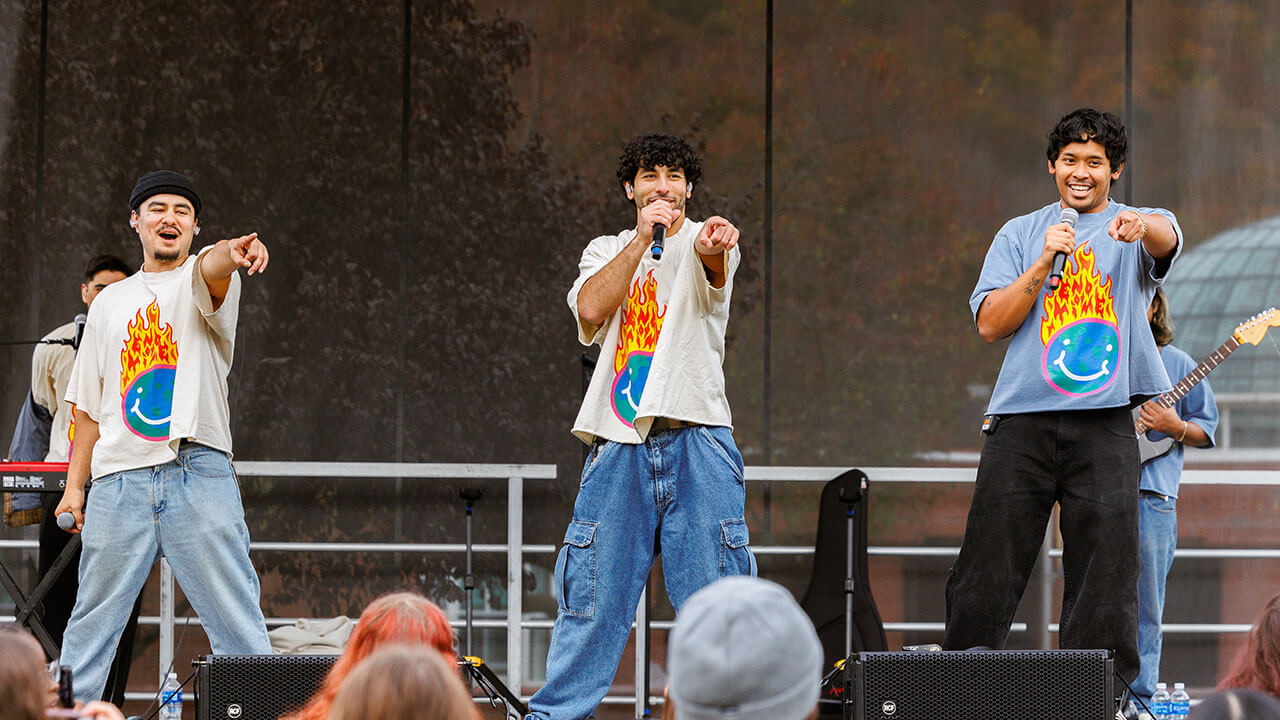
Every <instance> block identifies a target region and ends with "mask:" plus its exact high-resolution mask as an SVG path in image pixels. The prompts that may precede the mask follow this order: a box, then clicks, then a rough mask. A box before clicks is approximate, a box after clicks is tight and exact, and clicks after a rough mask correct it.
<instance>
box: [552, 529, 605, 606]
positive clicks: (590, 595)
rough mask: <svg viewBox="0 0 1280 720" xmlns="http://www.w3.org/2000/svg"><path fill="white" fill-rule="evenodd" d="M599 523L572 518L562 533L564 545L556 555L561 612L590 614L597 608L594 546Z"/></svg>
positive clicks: (557, 585)
mask: <svg viewBox="0 0 1280 720" xmlns="http://www.w3.org/2000/svg"><path fill="white" fill-rule="evenodd" d="M597 526H598V523H594V522H590V521H587V520H574V521H573V522H571V523H569V529H568V530H566V531H565V533H564V547H562V548H560V556H559V557H558V558H556V589H557V593H556V595H557V596H558V598H557V599H558V600H559V601H560V612H563V613H565V614H568V615H573V616H576V617H581V618H590V617H591V616H592V615H594V614H595V611H596V546H595V536H596V527H597Z"/></svg>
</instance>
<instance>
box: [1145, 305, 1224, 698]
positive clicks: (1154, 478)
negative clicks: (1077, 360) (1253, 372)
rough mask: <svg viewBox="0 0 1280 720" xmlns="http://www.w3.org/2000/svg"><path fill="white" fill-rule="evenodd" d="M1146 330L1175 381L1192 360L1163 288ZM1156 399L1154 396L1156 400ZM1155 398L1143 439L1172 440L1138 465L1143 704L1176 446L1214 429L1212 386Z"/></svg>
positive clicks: (1159, 606) (1164, 571) (1168, 556)
mask: <svg viewBox="0 0 1280 720" xmlns="http://www.w3.org/2000/svg"><path fill="white" fill-rule="evenodd" d="M1147 321H1148V322H1149V323H1150V324H1151V334H1152V335H1153V336H1154V337H1155V340H1156V345H1158V346H1159V347H1160V359H1161V360H1163V361H1164V367H1165V370H1166V371H1168V373H1169V378H1170V379H1173V380H1175V381H1176V380H1177V379H1178V378H1182V377H1185V376H1186V375H1187V373H1189V372H1191V371H1192V370H1193V369H1194V368H1195V367H1196V363H1195V361H1194V360H1192V359H1191V356H1189V355H1187V354H1186V353H1185V352H1183V351H1181V350H1179V349H1178V348H1176V347H1174V346H1173V345H1172V344H1171V343H1172V342H1173V323H1172V322H1171V321H1170V320H1169V305H1168V303H1167V302H1166V301H1165V297H1164V291H1163V290H1156V295H1155V298H1154V299H1152V301H1151V307H1150V308H1149V309H1148V310H1147ZM1157 400H1158V399H1157ZM1157 400H1152V401H1150V402H1148V403H1145V404H1144V405H1143V406H1142V410H1141V412H1140V414H1139V416H1138V417H1139V418H1140V419H1141V420H1142V422H1143V424H1145V425H1146V426H1147V427H1148V428H1150V430H1149V431H1148V433H1147V437H1148V438H1149V439H1151V440H1158V439H1160V438H1162V437H1165V436H1168V437H1171V438H1173V439H1174V440H1175V441H1176V442H1174V444H1173V447H1172V448H1171V449H1170V450H1169V452H1167V453H1165V454H1164V455H1161V456H1159V457H1156V458H1152V459H1151V460H1149V461H1148V462H1147V463H1146V464H1145V465H1143V466H1142V479H1141V481H1140V483H1139V488H1140V490H1139V494H1140V496H1141V497H1140V499H1139V501H1138V544H1139V547H1140V548H1141V551H1142V575H1141V577H1140V578H1139V580H1138V655H1139V657H1140V659H1141V669H1140V670H1139V671H1138V679H1137V680H1136V681H1135V682H1134V683H1133V687H1134V691H1135V692H1136V693H1137V694H1138V697H1140V698H1142V700H1143V702H1145V703H1147V705H1148V706H1150V705H1151V694H1152V693H1154V692H1155V691H1156V682H1157V681H1158V680H1159V677H1160V646H1161V633H1160V623H1161V620H1162V618H1163V616H1164V585H1165V578H1166V577H1168V575H1169V566H1170V565H1172V564H1173V550H1174V547H1175V546H1176V545H1177V542H1178V483H1179V481H1180V480H1181V479H1182V448H1183V446H1184V445H1187V446H1191V447H1202V448H1210V447H1213V444H1214V443H1213V433H1214V431H1215V430H1216V429H1217V428H1218V406H1217V404H1215V403H1214V401H1213V389H1212V388H1210V387H1209V383H1208V382H1207V381H1201V382H1199V383H1197V384H1196V385H1195V386H1193V387H1192V388H1191V390H1189V391H1187V394H1186V395H1184V396H1183V397H1182V399H1181V400H1178V402H1176V403H1175V404H1174V405H1173V407H1168V408H1166V407H1161V406H1160V405H1159V404H1158V402H1157Z"/></svg>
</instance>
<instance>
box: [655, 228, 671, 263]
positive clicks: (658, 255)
mask: <svg viewBox="0 0 1280 720" xmlns="http://www.w3.org/2000/svg"><path fill="white" fill-rule="evenodd" d="M666 236H667V226H666V225H658V224H657V223H655V224H654V226H653V247H652V248H651V249H652V251H653V259H654V260H661V259H662V241H663V239H665V238H666Z"/></svg>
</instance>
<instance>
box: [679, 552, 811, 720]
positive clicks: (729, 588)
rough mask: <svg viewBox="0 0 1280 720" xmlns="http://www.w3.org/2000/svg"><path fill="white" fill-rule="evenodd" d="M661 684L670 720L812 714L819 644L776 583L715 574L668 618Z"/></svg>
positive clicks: (781, 719)
mask: <svg viewBox="0 0 1280 720" xmlns="http://www.w3.org/2000/svg"><path fill="white" fill-rule="evenodd" d="M667 675H668V676H669V677H670V681H669V686H668V688H667V692H668V695H669V697H670V699H671V703H672V704H673V705H674V706H675V717H676V718H677V719H678V720H719V719H720V718H723V717H726V712H727V711H729V710H730V709H732V714H733V716H734V717H736V718H741V719H743V720H748V719H750V718H762V719H763V718H769V719H770V720H804V719H805V718H809V717H813V716H816V714H817V710H818V692H819V684H820V683H821V680H822V644H821V643H820V642H819V641H818V633H817V632H816V631H814V629H813V623H812V622H811V621H810V620H809V616H808V615H806V614H805V612H804V610H801V609H800V606H799V605H798V604H797V603H796V601H795V599H794V598H792V597H791V593H790V592H788V591H787V590H786V589H785V588H783V587H782V586H781V585H778V584H776V583H772V582H769V581H768V580H761V579H759V578H754V577H749V576H735V577H728V578H722V579H720V580H717V581H716V582H714V583H711V584H710V585H708V586H706V587H704V588H702V589H701V590H699V591H698V592H696V593H694V594H693V596H692V597H690V598H689V600H688V601H687V602H685V604H684V607H683V608H681V609H680V613H679V615H678V616H677V617H676V626H675V629H674V630H672V631H671V639H670V648H669V649H668V651H667Z"/></svg>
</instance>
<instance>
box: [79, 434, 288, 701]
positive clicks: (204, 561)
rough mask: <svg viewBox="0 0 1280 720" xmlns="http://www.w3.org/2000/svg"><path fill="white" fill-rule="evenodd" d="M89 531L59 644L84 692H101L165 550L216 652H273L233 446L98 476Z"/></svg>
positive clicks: (196, 449) (183, 451)
mask: <svg viewBox="0 0 1280 720" xmlns="http://www.w3.org/2000/svg"><path fill="white" fill-rule="evenodd" d="M82 538H83V541H84V554H83V555H82V556H81V559H80V592H79V594H78V595H77V597H76V607H75V610H73V611H72V612H71V620H70V621H69V622H68V623H67V631H66V635H65V636H64V640H63V648H62V663H63V664H64V665H70V666H71V671H72V677H73V678H75V690H76V698H77V699H79V700H84V701H89V700H97V699H98V698H100V697H101V696H102V690H103V687H104V686H105V685H106V682H107V671H108V670H109V669H110V667H111V658H112V655H113V654H114V653H115V648H116V641H117V639H118V638H119V637H120V633H121V631H122V630H123V629H124V625H125V622H126V621H127V620H128V619H129V611H130V610H131V609H132V607H133V601H134V599H135V598H137V597H138V591H139V590H141V589H142V586H143V584H144V583H145V582H146V581H147V575H148V574H150V572H151V566H152V565H153V564H154V563H155V561H156V560H157V559H158V558H159V557H160V556H162V555H163V556H164V557H166V558H168V560H169V564H170V565H171V566H172V567H173V576H174V579H176V580H177V581H178V584H179V585H180V586H181V587H182V591H183V593H184V594H185V595H186V597H187V600H188V601H190V603H191V607H192V608H194V609H195V611H196V612H197V613H199V615H200V619H201V621H203V623H204V629H205V633H206V634H208V636H209V644H210V646H211V647H212V648H213V652H214V653H218V654H243V655H257V654H267V653H270V652H271V642H270V640H268V639H267V627H266V623H265V622H264V620H263V617H262V609H261V608H260V607H259V606H258V573H257V572H256V571H255V570H254V569H253V565H252V564H251V563H250V562H249V529H248V528H247V527H246V526H245V523H244V507H243V506H242V505H241V504H240V486H239V483H238V481H237V480H236V476H235V471H234V470H233V469H232V467H231V459H230V458H229V457H228V456H227V455H226V453H223V452H220V451H217V450H213V449H211V448H208V447H205V446H203V445H195V444H184V445H182V446H181V447H180V448H179V451H178V458H177V459H176V460H174V461H173V462H170V463H166V464H164V465H157V466H155V467H148V468H141V469H137V470H125V471H123V472H118V473H115V474H112V475H108V476H106V477H104V478H102V479H101V480H97V481H94V483H93V487H92V489H91V490H90V491H89V498H88V502H87V505H86V510H85V519H84V529H83V534H82Z"/></svg>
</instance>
